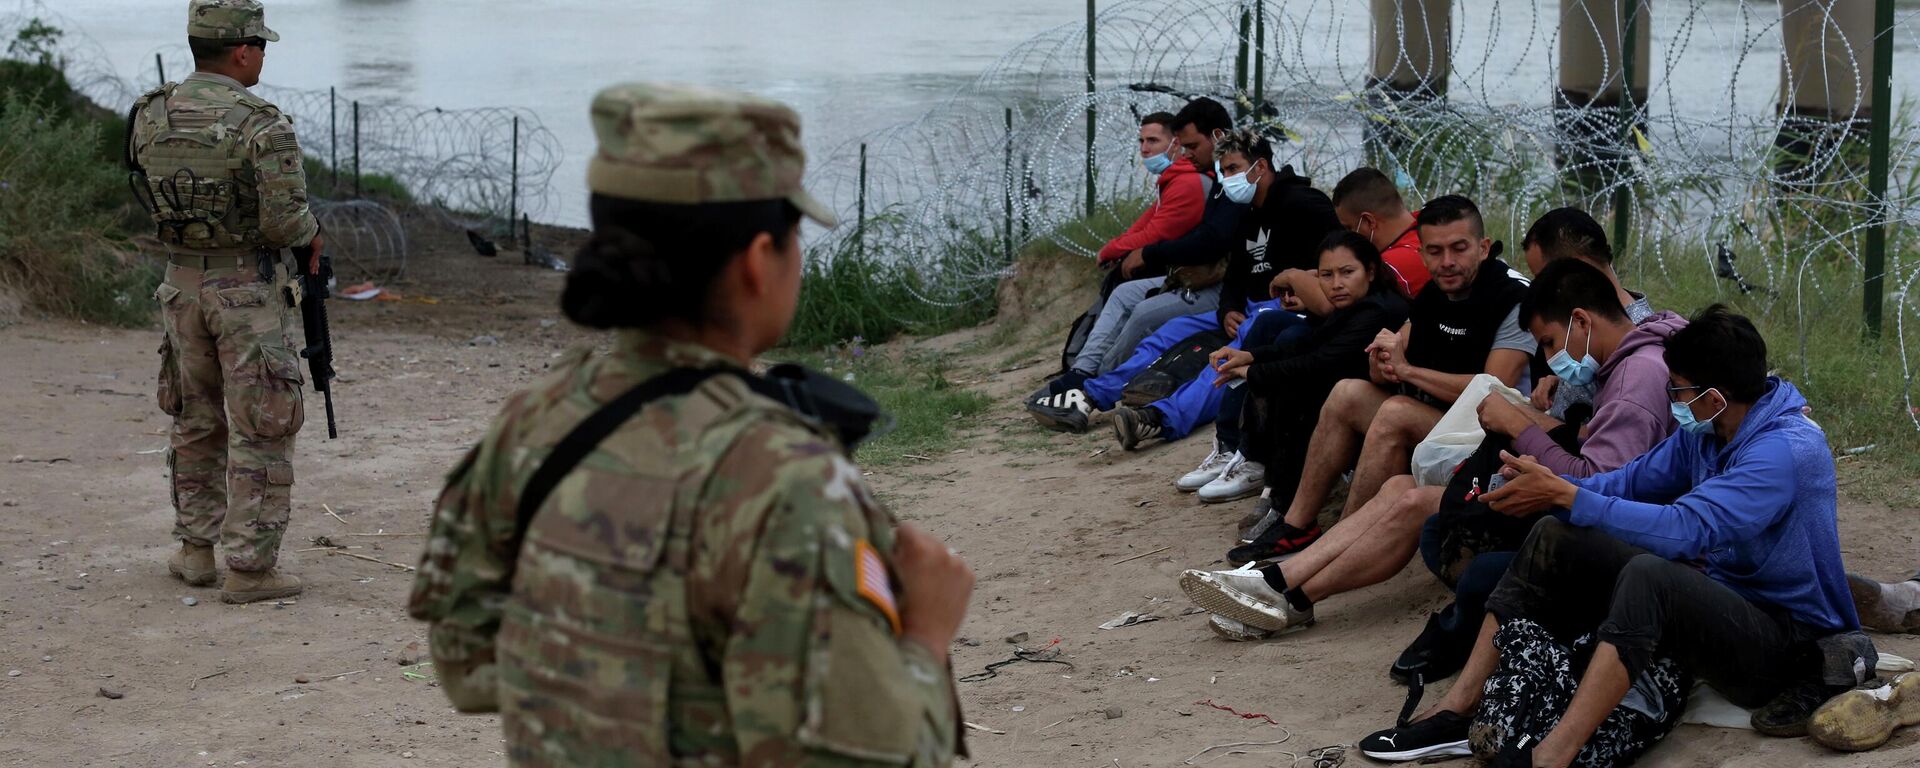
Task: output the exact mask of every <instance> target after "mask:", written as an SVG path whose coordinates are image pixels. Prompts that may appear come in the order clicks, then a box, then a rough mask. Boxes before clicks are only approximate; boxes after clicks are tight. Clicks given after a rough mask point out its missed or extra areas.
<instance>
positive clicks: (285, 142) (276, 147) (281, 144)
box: [267, 131, 300, 153]
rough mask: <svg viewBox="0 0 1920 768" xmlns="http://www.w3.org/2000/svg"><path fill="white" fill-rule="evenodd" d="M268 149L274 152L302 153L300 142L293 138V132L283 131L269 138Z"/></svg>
mask: <svg viewBox="0 0 1920 768" xmlns="http://www.w3.org/2000/svg"><path fill="white" fill-rule="evenodd" d="M267 148H268V149H271V150H273V151H274V152H276V153H277V152H294V153H298V152H299V151H300V142H299V140H298V139H295V138H294V137H293V131H281V132H279V133H275V134H271V135H269V136H267Z"/></svg>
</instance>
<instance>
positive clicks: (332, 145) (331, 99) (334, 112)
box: [327, 86, 340, 195]
mask: <svg viewBox="0 0 1920 768" xmlns="http://www.w3.org/2000/svg"><path fill="white" fill-rule="evenodd" d="M327 152H328V154H329V155H331V156H332V157H333V161H332V163H333V184H332V186H330V187H329V188H328V191H327V194H330V195H339V194H340V101H339V95H338V94H336V93H335V92H334V89H333V86H327Z"/></svg>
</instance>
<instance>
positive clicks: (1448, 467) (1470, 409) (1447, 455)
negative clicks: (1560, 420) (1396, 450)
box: [1413, 373, 1527, 486]
mask: <svg viewBox="0 0 1920 768" xmlns="http://www.w3.org/2000/svg"><path fill="white" fill-rule="evenodd" d="M1496 392H1497V393H1499V394H1500V396H1502V397H1505V398H1506V399H1507V400H1508V401H1509V402H1511V403H1513V404H1515V405H1525V404H1526V403H1527V398H1526V396H1524V395H1522V394H1520V390H1517V389H1514V388H1513V387H1509V386H1507V385H1505V384H1502V383H1500V380H1499V379H1496V378H1494V377H1493V374H1489V373H1482V374H1479V375H1477V376H1474V377H1473V381H1470V382H1467V388H1466V389H1464V390H1461V392H1460V399H1458V400H1455V401H1453V407H1452V408H1448V409H1447V412H1446V413H1445V414H1442V415H1441V416H1440V422H1439V423H1437V424H1434V425H1433V431H1432V432H1428V433H1427V439H1425V440H1422V441H1420V444H1419V445H1417V446H1414V448H1413V481H1414V482H1415V483H1416V484H1419V485H1422V486H1427V485H1446V484H1447V481H1448V480H1451V479H1453V470H1454V469H1456V468H1458V467H1459V466H1460V462H1463V461H1466V460H1467V457H1468V456H1472V455H1473V451H1474V449H1475V448H1479V447H1480V443H1481V442H1484V441H1485V440H1486V439H1487V432H1486V430H1484V429H1481V428H1480V401H1481V400H1484V399H1486V398H1487V396H1488V395H1490V394H1493V393H1496Z"/></svg>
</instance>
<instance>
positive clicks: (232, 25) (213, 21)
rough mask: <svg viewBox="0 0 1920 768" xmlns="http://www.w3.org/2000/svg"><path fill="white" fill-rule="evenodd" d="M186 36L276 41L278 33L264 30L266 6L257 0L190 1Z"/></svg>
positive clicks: (210, 38)
mask: <svg viewBox="0 0 1920 768" xmlns="http://www.w3.org/2000/svg"><path fill="white" fill-rule="evenodd" d="M187 37H201V38H206V39H208V40H249V39H252V38H256V37H257V38H260V39H262V40H265V41H267V42H269V43H272V42H278V41H279V40H280V33H278V32H275V31H273V30H271V29H267V9H265V8H262V7H260V0H193V1H192V2H191V3H189V4H188V5H187Z"/></svg>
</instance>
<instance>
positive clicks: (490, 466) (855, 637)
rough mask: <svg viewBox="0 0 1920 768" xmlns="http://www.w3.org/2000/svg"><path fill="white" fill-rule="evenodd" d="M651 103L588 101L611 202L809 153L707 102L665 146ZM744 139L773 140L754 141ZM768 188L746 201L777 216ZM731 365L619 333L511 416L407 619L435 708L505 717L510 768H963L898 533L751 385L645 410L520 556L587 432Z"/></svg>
mask: <svg viewBox="0 0 1920 768" xmlns="http://www.w3.org/2000/svg"><path fill="white" fill-rule="evenodd" d="M653 88H654V87H653V86H641V87H638V90H635V91H630V92H628V93H626V94H622V93H621V92H620V91H619V90H618V89H613V90H610V91H607V92H603V93H602V96H601V98H600V99H598V100H596V103H595V112H594V114H595V123H596V127H597V128H598V129H600V133H601V155H600V157H599V158H597V159H596V163H599V164H601V165H602V168H601V171H600V173H601V174H602V175H601V177H600V178H601V179H603V180H605V179H606V178H607V176H606V175H605V174H608V173H612V174H615V175H619V174H620V173H622V172H621V171H619V170H617V169H614V170H609V169H608V168H606V167H605V164H606V163H607V162H609V158H612V161H613V162H620V161H623V160H626V161H631V160H634V159H635V158H642V159H645V158H650V157H651V155H650V153H651V152H654V151H658V150H660V148H663V147H671V148H672V149H671V150H670V154H669V155H667V156H663V157H661V158H660V159H661V160H663V161H671V162H674V163H679V162H682V161H686V160H687V159H688V158H689V157H695V158H698V157H700V156H701V153H702V152H703V151H708V150H710V151H712V152H713V153H715V155H714V157H712V158H709V159H708V160H706V161H701V160H697V159H696V160H693V161H691V162H689V163H687V166H686V167H688V168H690V169H693V170H694V171H695V172H696V173H697V172H700V171H701V169H709V170H710V166H711V165H712V164H713V163H716V162H720V163H724V162H732V161H738V162H741V163H745V164H748V165H753V166H755V167H761V166H764V164H765V160H766V157H767V156H769V155H771V156H774V157H778V156H780V155H781V154H783V153H787V152H791V153H796V154H797V153H798V152H799V148H798V143H797V135H784V134H775V139H776V140H781V139H796V140H795V141H793V142H792V143H791V146H784V147H783V146H781V145H780V144H778V143H777V141H776V143H775V144H774V146H773V149H772V150H769V149H768V148H767V146H768V145H767V144H766V143H765V142H764V141H761V140H760V139H762V138H764V137H756V136H755V135H754V134H755V132H756V131H768V130H773V129H780V128H783V126H784V123H785V122H789V121H790V122H791V123H792V127H791V130H792V131H793V132H794V134H797V128H798V122H797V120H798V119H797V118H796V117H793V115H792V113H791V112H787V111H785V109H784V107H782V108H779V110H778V112H775V111H766V112H755V111H754V110H759V109H761V108H762V107H764V106H765V104H770V102H769V103H759V102H755V103H753V104H747V105H742V104H741V103H740V102H739V101H737V100H736V99H740V98H745V97H738V96H735V95H731V94H711V93H699V94H695V95H694V96H693V97H692V99H691V101H693V103H692V105H691V106H689V105H687V104H685V103H682V104H680V105H672V104H669V105H665V107H663V109H662V110H661V111H660V112H659V113H658V114H674V115H677V119H678V121H679V122H677V123H674V124H672V125H668V126H665V127H663V126H662V125H661V124H659V123H655V122H653V121H652V120H650V119H649V118H647V117H646V116H645V114H646V112H645V109H644V107H645V103H646V102H647V101H648V100H649V99H667V100H671V99H672V98H673V95H672V94H671V93H669V94H668V95H666V96H662V95H661V94H660V93H658V92H656V91H653V90H652V89H653ZM609 94H612V95H609ZM624 100H633V101H637V102H640V104H639V105H638V106H636V105H635V104H623V103H621V102H622V101H624ZM702 100H713V101H718V102H720V103H719V104H718V105H716V104H711V103H704V102H703V101H702ZM676 106H677V107H681V108H678V109H676V108H675V107H676ZM775 106H777V105H775ZM743 107H744V108H743ZM741 114H759V115H761V116H762V117H764V118H765V121H764V122H763V124H762V125H761V126H760V127H758V128H754V129H753V130H745V129H741V126H739V125H737V124H735V122H734V121H735V120H737V119H739V116H740V115H741ZM636 115H640V116H639V117H636ZM715 121H717V122H719V123H720V127H719V128H718V129H715V130H712V131H708V130H707V129H706V128H705V125H706V123H708V122H715ZM768 126H771V128H769V127H768ZM729 128H734V129H740V130H734V131H732V132H729V130H728V129H729ZM689 132H693V133H697V134H698V135H697V136H692V137H690V136H688V135H687V134H688V133H689ZM609 133H614V134H617V136H616V137H614V138H619V139H631V138H633V137H634V136H636V135H639V136H644V137H646V138H645V139H644V140H637V139H636V140H634V141H613V140H610V137H609ZM699 136H713V137H720V136H726V137H727V139H726V144H727V147H735V148H738V149H728V148H727V147H722V146H718V145H713V144H709V143H706V142H703V141H702V140H701V139H700V138H699ZM743 151H747V152H759V153H761V156H760V157H758V158H749V159H746V160H740V159H739V158H738V157H737V156H734V155H735V153H738V152H743ZM638 165H641V166H647V167H653V165H652V164H650V163H647V162H640V163H638ZM792 170H793V171H794V173H793V175H792V183H791V188H792V189H798V167H797V166H796V167H795V168H793V169H792ZM635 173H641V172H638V171H636V172H635ZM591 175H592V174H591V172H590V176H591ZM644 181H645V180H637V181H636V184H640V183H643V182H644ZM760 181H761V182H764V181H765V180H764V179H762V180H760ZM759 183H760V182H753V181H752V180H748V181H747V182H742V183H740V184H737V185H735V186H734V187H731V189H741V188H751V189H755V190H756V191H755V192H751V193H746V194H758V195H761V196H763V197H764V196H766V195H780V194H787V192H785V191H783V188H782V187H781V185H780V184H779V183H773V184H772V186H770V187H765V188H763V187H762V186H759ZM594 188H595V189H596V190H602V189H604V188H605V187H604V186H603V185H602V184H601V183H598V182H595V183H594ZM768 190H771V191H768ZM748 199H751V198H748ZM809 202H810V203H811V200H809ZM814 206H815V207H817V204H814ZM729 364H732V365H737V363H730V362H729V361H727V360H726V359H724V358H722V357H721V356H720V355H718V354H717V353H715V352H713V351H711V350H708V349H706V348H704V347H700V346H697V345H693V344H690V343H684V342H676V341H670V340H667V339H665V338H663V337H660V336H658V335H655V334H653V333H651V332H649V331H645V330H639V329H626V330H621V331H618V332H616V334H615V336H614V339H613V345H612V350H611V352H609V353H601V354H593V353H590V352H588V351H585V350H581V351H577V352H575V353H573V354H572V355H570V356H568V357H567V358H565V359H564V360H562V361H561V362H560V363H559V364H558V365H557V367H556V370H555V371H554V373H552V374H551V375H549V376H548V377H547V378H546V379H544V380H542V381H541V382H540V383H538V384H536V385H535V386H534V387H532V388H531V389H529V390H526V391H523V392H520V393H519V394H517V395H515V396H514V397H513V398H512V399H511V400H510V401H509V402H508V404H507V406H506V407H505V409H504V411H503V412H502V413H501V415H500V416H499V417H498V418H497V419H496V420H495V421H494V423H493V426H492V428H491V429H490V430H489V432H488V433H487V435H486V437H485V438H484V439H483V440H482V441H481V442H480V444H479V445H478V446H476V447H475V448H474V449H473V450H472V451H470V452H469V453H468V454H467V456H466V458H465V459H463V460H462V461H461V463H460V465H459V466H458V467H457V468H456V469H455V470H454V471H453V474H452V476H451V477H450V478H449V480H448V483H447V487H446V489H445V491H444V492H443V493H442V494H441V496H440V499H439V503H438V506H437V509H436V511H435V514H434V518H433V523H432V530H431V532H430V534H429V538H428V542H427V548H426V552H425V554H424V556H423V557H422V559H421V567H420V572H419V575H418V577H417V578H416V580H415V582H414V589H413V594H412V596H411V598H410V601H409V611H410V613H411V614H412V615H413V616H415V617H416V618H421V619H426V620H430V621H432V622H433V624H432V627H431V629H430V632H429V638H430V645H431V649H432V653H433V659H434V665H435V668H436V670H437V671H438V673H439V676H440V681H441V685H442V687H443V688H444V689H445V690H446V691H447V693H448V696H449V697H450V698H451V699H452V700H453V702H454V704H455V706H456V707H458V708H460V709H462V710H464V711H489V710H492V709H495V708H497V709H499V711H500V712H501V713H502V722H503V725H504V727H505V731H506V740H507V750H508V758H509V761H510V762H511V763H512V764H513V765H516V766H576V765H609V766H611V765H752V766H794V765H809V766H855V765H918V766H942V765H947V764H949V763H951V761H952V759H953V757H954V754H955V751H956V749H957V748H958V746H959V734H958V732H957V725H958V708H957V705H956V700H955V698H954V690H953V683H952V677H951V675H950V673H949V671H948V670H947V669H946V668H945V666H944V665H942V664H939V663H937V662H936V661H935V660H934V658H933V656H932V655H931V654H930V653H929V652H928V651H927V650H926V649H925V648H922V647H921V646H920V645H918V644H917V643H915V642H913V641H909V640H906V639H903V638H902V637H901V636H900V627H901V625H900V612H899V606H898V605H897V603H896V601H895V597H894V592H893V590H894V588H893V585H894V581H893V578H892V576H891V566H890V564H889V562H888V558H889V557H890V554H891V553H892V551H893V539H894V530H893V529H894V520H893V518H892V517H891V515H890V514H889V513H888V512H887V511H886V510H885V509H884V508H882V507H881V506H880V505H879V504H878V503H877V502H876V501H875V500H874V498H873V495H872V493H871V492H870V491H869V490H868V488H867V487H866V484H865V482H864V481H863V480H862V478H861V473H860V471H859V469H858V468H856V467H855V466H854V465H853V463H852V462H850V461H849V460H848V459H847V457H846V453H845V448H844V447H843V446H841V445H840V444H839V443H838V442H837V440H836V438H835V437H833V436H832V433H831V432H829V431H827V430H825V429H823V428H822V427H820V426H819V425H816V424H814V423H812V422H810V421H807V420H805V419H803V418H801V417H800V416H798V415H796V414H795V413H794V412H793V411H792V410H790V409H789V408H788V407H787V406H786V405H784V404H781V403H778V402H775V401H773V400H770V399H767V398H765V397H762V396H760V395H757V394H754V393H753V392H752V391H751V390H750V389H749V388H748V387H747V386H746V385H745V384H744V383H743V382H742V381H741V380H740V379H738V378H737V377H734V376H715V377H713V378H710V379H707V380H706V381H705V382H703V383H702V384H701V385H700V386H699V387H698V388H696V389H694V390H693V391H692V392H690V393H688V394H685V395H680V396H673V397H665V398H662V399H659V400H656V401H654V402H652V403H651V404H649V405H648V406H647V407H645V408H644V409H642V410H641V411H640V412H639V413H638V414H637V415H635V416H634V417H633V418H632V419H630V420H628V421H626V422H625V423H624V424H623V425H622V426H621V427H620V429H619V430H618V431H615V432H614V433H613V434H612V435H611V436H610V437H608V438H607V439H606V440H605V441H603V442H601V443H600V444H599V446H598V447H597V448H596V450H595V451H594V452H593V453H591V454H589V455H588V456H587V457H586V458H585V459H584V460H583V461H581V463H580V464H579V465H578V466H577V467H576V468H575V469H574V470H573V471H572V472H571V473H570V474H569V475H567V476H566V479H564V480H563V481H561V482H560V484H559V485H557V486H555V488H554V490H553V492H552V493H551V494H549V495H548V496H547V497H546V499H545V501H544V502H543V504H542V505H541V506H540V508H539V509H540V512H539V514H537V515H535V516H534V518H533V521H532V523H531V525H530V527H529V528H528V530H527V534H526V538H525V540H524V541H519V540H516V510H517V508H518V506H519V504H520V492H521V489H523V488H525V487H526V486H527V484H528V482H529V480H530V479H531V478H532V476H533V475H534V473H535V472H536V471H537V469H538V468H539V467H540V465H541V463H542V462H543V461H544V460H545V459H546V457H547V456H548V455H549V453H550V452H551V451H552V449H553V446H555V445H556V444H557V443H559V442H560V440H561V439H562V438H563V437H564V436H565V435H567V434H568V433H569V432H570V431H571V430H572V429H573V428H574V427H575V426H576V425H577V424H579V423H580V422H582V421H583V420H585V419H586V418H587V417H588V415H589V414H592V413H594V412H595V411H597V410H598V409H599V408H600V407H602V406H603V405H604V404H606V403H607V402H609V401H611V400H613V399H615V398H616V397H618V396H619V395H620V394H622V393H624V392H626V391H628V390H629V389H631V388H633V387H634V386H636V385H637V384H639V383H641V382H643V381H647V380H649V379H652V378H654V377H656V376H659V375H661V374H663V373H666V372H667V371H670V370H674V369H687V368H692V369H705V368H713V367H718V366H722V365H729Z"/></svg>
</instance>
